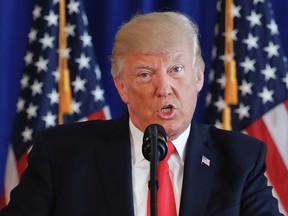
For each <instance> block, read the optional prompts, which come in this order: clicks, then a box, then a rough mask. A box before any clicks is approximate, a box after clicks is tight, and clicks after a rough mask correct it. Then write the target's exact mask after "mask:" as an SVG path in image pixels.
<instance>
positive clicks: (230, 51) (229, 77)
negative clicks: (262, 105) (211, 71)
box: [222, 0, 238, 130]
mask: <svg viewBox="0 0 288 216" xmlns="http://www.w3.org/2000/svg"><path fill="white" fill-rule="evenodd" d="M232 10H233V0H226V6H225V77H226V86H225V89H224V100H225V102H226V106H225V108H224V110H223V116H222V122H223V129H226V130H232V126H231V125H232V124H231V109H230V105H236V104H238V82H237V77H236V62H235V59H234V42H233V37H232V35H233V29H234V23H233V14H232Z"/></svg>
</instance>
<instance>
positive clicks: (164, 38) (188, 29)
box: [111, 12, 204, 78]
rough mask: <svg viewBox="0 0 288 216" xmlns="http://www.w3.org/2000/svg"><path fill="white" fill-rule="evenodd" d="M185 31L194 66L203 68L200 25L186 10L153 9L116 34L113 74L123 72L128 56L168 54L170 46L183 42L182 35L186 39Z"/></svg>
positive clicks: (200, 69)
mask: <svg viewBox="0 0 288 216" xmlns="http://www.w3.org/2000/svg"><path fill="white" fill-rule="evenodd" d="M183 34H184V37H185V39H186V40H187V41H188V42H189V44H191V52H192V56H193V58H194V60H193V66H194V67H196V70H197V71H203V70H204V62H203V59H202V56H201V49H200V45H199V39H198V26H197V25H196V24H195V23H194V22H193V21H192V20H191V19H190V18H189V17H188V16H186V15H184V14H182V13H178V12H153V13H149V14H145V15H141V14H137V15H135V16H134V17H133V18H132V19H131V20H130V21H129V22H127V23H125V24H123V25H122V26H121V27H120V29H119V30H118V32H117V33H116V36H115V41H114V46H113V49H112V56H111V64H112V67H111V74H112V76H113V77H114V78H115V77H117V76H119V75H120V73H121V71H122V68H123V60H124V58H125V56H126V55H128V54H133V53H147V54H149V53H167V52H169V49H168V47H171V46H174V45H175V46H177V45H178V44H179V42H180V41H179V40H178V39H179V35H180V36H182V37H181V38H183ZM173 42H174V44H173ZM167 43H169V44H167ZM171 43H172V44H171ZM197 68H198V69H197Z"/></svg>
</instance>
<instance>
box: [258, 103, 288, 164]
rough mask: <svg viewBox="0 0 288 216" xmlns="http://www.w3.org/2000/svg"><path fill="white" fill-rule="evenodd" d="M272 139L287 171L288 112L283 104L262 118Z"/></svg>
mask: <svg viewBox="0 0 288 216" xmlns="http://www.w3.org/2000/svg"><path fill="white" fill-rule="evenodd" d="M263 121H264V123H265V124H266V127H267V128H268V130H269V132H270V135H271V136H272V139H273V140H274V143H275V145H276V147H277V149H278V151H279V154H280V155H281V157H282V160H283V162H284V163H285V165H286V168H287V169H288V112H287V109H286V107H285V106H284V104H283V103H281V104H280V105H278V106H276V107H275V108H273V109H272V110H270V111H269V112H267V113H266V114H265V115H264V116H263Z"/></svg>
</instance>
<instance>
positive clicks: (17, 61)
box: [0, 0, 288, 185]
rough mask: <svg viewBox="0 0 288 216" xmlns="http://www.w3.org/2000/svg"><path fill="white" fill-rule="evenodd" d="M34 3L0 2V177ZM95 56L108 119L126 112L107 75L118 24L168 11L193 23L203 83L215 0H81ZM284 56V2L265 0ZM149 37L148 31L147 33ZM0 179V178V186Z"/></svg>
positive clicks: (287, 44) (287, 18) (287, 4)
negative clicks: (139, 15) (202, 63)
mask: <svg viewBox="0 0 288 216" xmlns="http://www.w3.org/2000/svg"><path fill="white" fill-rule="evenodd" d="M34 3H35V0H30V1H23V0H9V1H5V0H0V174H2V173H3V170H4V166H5V160H6V153H7V147H8V143H9V139H10V134H11V130H12V125H13V121H14V118H15V114H16V102H17V99H18V94H19V87H20V84H19V81H20V79H21V76H22V73H23V66H24V61H23V58H24V56H25V53H26V46H27V42H28V38H27V34H28V32H29V30H30V25H31V22H32V10H33V8H34ZM83 3H84V7H85V9H86V13H87V17H88V21H89V28H90V33H91V34H92V36H93V43H94V48H95V54H96V57H97V59H98V63H99V65H100V69H101V71H102V77H103V82H104V87H105V93H106V95H105V97H106V100H107V101H108V104H109V105H110V108H111V112H112V117H113V118H116V117H119V116H120V115H121V114H122V113H123V112H124V111H125V110H126V109H125V105H124V104H123V103H122V102H121V100H120V98H119V96H118V93H117V92H116V89H115V88H114V84H113V81H112V79H111V76H110V62H109V56H110V54H111V48H112V44H113V39H114V35H115V32H116V31H117V29H118V27H119V25H120V24H121V23H123V22H125V21H127V20H128V19H129V18H131V16H133V15H134V14H136V13H146V12H150V11H163V10H174V11H180V12H184V13H186V14H188V15H189V16H191V17H192V18H193V19H194V20H195V21H196V22H197V23H198V25H199V31H200V35H201V37H200V43H201V47H202V51H203V57H204V61H205V63H206V71H205V72H206V80H207V78H208V73H209V67H210V66H209V65H210V59H211V49H212V44H213V37H214V25H215V14H216V0H105V1H99V0H96V1H95V0H83ZM271 4H272V8H273V10H274V12H275V14H274V15H275V19H276V20H275V21H276V23H277V24H278V27H279V32H280V37H281V40H282V44H283V48H284V51H285V54H286V56H287V55H288V28H287V23H288V13H287V10H288V1H287V0H271ZM147 34H149V32H147ZM206 89H207V82H206V84H205V86H204V90H203V91H202V93H201V94H200V96H199V104H198V107H197V114H196V118H197V119H198V120H199V121H201V120H202V119H203V117H204V115H205V106H204V102H205V99H204V97H205V93H206ZM2 183H3V176H0V185H2Z"/></svg>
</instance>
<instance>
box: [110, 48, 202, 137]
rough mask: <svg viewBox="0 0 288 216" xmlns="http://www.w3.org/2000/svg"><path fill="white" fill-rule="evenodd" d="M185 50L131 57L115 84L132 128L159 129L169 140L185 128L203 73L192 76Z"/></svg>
mask: <svg viewBox="0 0 288 216" xmlns="http://www.w3.org/2000/svg"><path fill="white" fill-rule="evenodd" d="M189 51H190V50H189V49H188V47H183V49H181V50H178V51H170V52H169V53H164V54H163V53H161V54H142V53H139V54H131V55H128V56H127V57H125V60H124V68H123V70H122V72H121V73H122V74H121V75H120V77H118V78H115V80H114V81H115V84H116V87H117V89H118V91H119V94H120V96H121V98H122V100H123V101H124V102H125V103H126V104H127V106H128V111H129V115H130V117H131V120H132V122H133V124H134V125H135V126H136V127H137V128H138V129H140V130H141V131H144V130H145V129H146V127H147V126H148V125H150V124H155V123H156V124H160V125H162V126H163V127H164V128H165V130H166V132H167V136H168V139H169V140H173V139H175V138H177V137H178V136H179V135H180V134H181V133H182V132H184V130H185V129H186V128H187V127H188V125H189V124H190V122H191V119H192V116H193V114H194V110H195V107H196V102H197V95H198V93H199V91H200V90H201V88H202V86H203V78H204V77H203V71H201V72H198V73H197V72H196V68H193V58H192V56H191V54H190V53H191V52H189Z"/></svg>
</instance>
